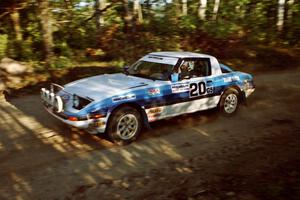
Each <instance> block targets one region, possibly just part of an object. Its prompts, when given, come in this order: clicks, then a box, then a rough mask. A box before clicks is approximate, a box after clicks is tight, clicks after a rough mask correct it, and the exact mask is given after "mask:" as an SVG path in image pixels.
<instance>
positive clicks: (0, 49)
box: [0, 34, 8, 59]
mask: <svg viewBox="0 0 300 200" xmlns="http://www.w3.org/2000/svg"><path fill="white" fill-rule="evenodd" d="M7 38H8V36H7V35H6V34H0V59H1V58H3V57H5V56H6V48H7Z"/></svg>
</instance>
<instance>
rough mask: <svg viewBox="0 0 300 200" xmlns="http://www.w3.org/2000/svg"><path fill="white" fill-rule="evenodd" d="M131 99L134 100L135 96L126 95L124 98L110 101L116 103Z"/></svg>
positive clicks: (119, 97) (115, 98) (120, 97)
mask: <svg viewBox="0 0 300 200" xmlns="http://www.w3.org/2000/svg"><path fill="white" fill-rule="evenodd" d="M131 99H135V94H128V95H124V96H118V97H114V98H113V99H112V101H113V102H118V101H127V100H131Z"/></svg>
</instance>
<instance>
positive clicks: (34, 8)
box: [0, 0, 300, 72]
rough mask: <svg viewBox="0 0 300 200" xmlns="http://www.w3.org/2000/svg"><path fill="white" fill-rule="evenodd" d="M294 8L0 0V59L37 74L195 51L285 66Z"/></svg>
mask: <svg viewBox="0 0 300 200" xmlns="http://www.w3.org/2000/svg"><path fill="white" fill-rule="evenodd" d="M299 10H300V3H299V1H297V0H27V1H26V0H0V59H3V58H6V57H8V58H12V59H14V60H17V61H21V62H22V63H25V64H26V65H27V66H30V67H31V68H32V69H33V71H34V72H38V71H43V70H44V71H49V70H50V71H51V70H57V69H69V68H74V67H78V66H80V67H82V66H103V65H104V66H117V67H119V68H120V67H122V66H124V65H128V64H132V63H133V62H134V61H135V60H136V59H138V58H139V57H141V56H143V55H144V54H146V53H149V52H153V51H193V52H199V53H207V54H212V55H214V56H216V57H217V58H219V59H220V60H221V61H222V62H225V64H228V65H231V66H234V67H236V68H237V69H241V68H243V67H244V68H245V69H243V70H245V71H251V70H253V69H254V68H255V70H257V69H258V70H268V69H269V68H270V67H272V68H276V67H280V68H282V67H283V66H284V67H285V66H286V67H290V66H293V65H298V61H297V62H296V61H295V60H293V59H295V56H294V52H299V47H300V42H299V40H300V37H299V35H300V12H299ZM296 57H297V56H296ZM103 63H104V64H103ZM295 63H296V64H295ZM246 67H247V68H246Z"/></svg>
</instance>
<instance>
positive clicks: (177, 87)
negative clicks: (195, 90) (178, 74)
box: [171, 83, 190, 93]
mask: <svg viewBox="0 0 300 200" xmlns="http://www.w3.org/2000/svg"><path fill="white" fill-rule="evenodd" d="M171 89H172V93H181V92H187V91H189V90H190V87H189V84H188V83H182V84H172V85H171Z"/></svg>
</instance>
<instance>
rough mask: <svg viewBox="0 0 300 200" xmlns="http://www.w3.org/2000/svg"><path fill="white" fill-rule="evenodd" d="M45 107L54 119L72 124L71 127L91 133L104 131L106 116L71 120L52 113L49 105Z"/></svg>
mask: <svg viewBox="0 0 300 200" xmlns="http://www.w3.org/2000/svg"><path fill="white" fill-rule="evenodd" d="M45 109H46V110H47V111H48V112H49V113H50V114H51V115H52V116H54V117H55V118H56V119H58V120H60V121H62V122H63V123H65V124H68V125H70V126H73V127H76V128H79V129H84V130H86V131H87V132H89V133H91V134H97V133H104V132H105V128H106V121H107V118H99V119H87V120H80V121H71V120H68V119H67V118H63V117H61V116H59V115H58V114H56V113H54V112H53V109H51V108H50V107H47V106H45Z"/></svg>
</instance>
